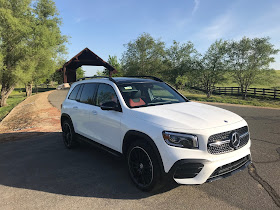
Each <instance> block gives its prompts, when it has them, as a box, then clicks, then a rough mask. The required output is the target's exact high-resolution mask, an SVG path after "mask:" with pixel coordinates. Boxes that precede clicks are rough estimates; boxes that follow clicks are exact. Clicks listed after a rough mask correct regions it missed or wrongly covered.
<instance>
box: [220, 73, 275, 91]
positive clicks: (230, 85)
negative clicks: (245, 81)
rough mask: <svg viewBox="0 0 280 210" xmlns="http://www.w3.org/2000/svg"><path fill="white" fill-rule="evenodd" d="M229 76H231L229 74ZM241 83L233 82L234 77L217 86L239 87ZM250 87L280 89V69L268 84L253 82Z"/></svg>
mask: <svg viewBox="0 0 280 210" xmlns="http://www.w3.org/2000/svg"><path fill="white" fill-rule="evenodd" d="M227 77H229V78H230V76H229V75H228V76H227ZM238 86H239V85H238V84H237V83H235V82H233V80H232V79H229V80H228V81H227V82H224V83H221V84H217V85H216V87H238ZM250 88H268V89H269V88H277V89H280V70H277V71H275V75H274V79H273V81H272V82H269V83H266V84H253V85H251V86H250Z"/></svg>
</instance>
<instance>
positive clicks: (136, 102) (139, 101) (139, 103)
mask: <svg viewBox="0 0 280 210" xmlns="http://www.w3.org/2000/svg"><path fill="white" fill-rule="evenodd" d="M129 104H130V106H131V107H135V106H142V105H145V104H146V103H145V102H144V101H143V100H142V99H141V98H136V99H129Z"/></svg>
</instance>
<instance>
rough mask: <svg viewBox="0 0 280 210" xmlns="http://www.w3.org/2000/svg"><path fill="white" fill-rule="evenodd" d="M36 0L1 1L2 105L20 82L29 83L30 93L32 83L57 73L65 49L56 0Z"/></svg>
mask: <svg viewBox="0 0 280 210" xmlns="http://www.w3.org/2000/svg"><path fill="white" fill-rule="evenodd" d="M32 2H33V1H31V0H22V1H18V0H0V51H1V53H0V54H2V56H3V67H2V68H1V72H0V74H1V76H0V78H1V84H2V88H1V103H0V106H5V105H6V100H7V98H8V96H9V95H10V93H11V92H12V91H13V89H14V87H15V85H16V83H17V82H19V81H20V82H22V83H24V84H25V85H26V87H27V88H26V89H27V91H26V92H27V95H30V94H31V93H32V84H33V83H35V84H36V83H39V82H42V81H43V80H45V79H46V78H47V77H48V76H49V75H50V74H51V73H52V72H54V68H55V60H56V59H57V57H58V55H59V53H63V52H64V51H65V46H64V43H65V41H66V37H64V36H62V35H61V32H60V28H59V26H60V24H61V21H60V19H59V18H58V17H57V15H58V13H57V11H56V8H55V5H54V2H53V1H51V0H38V1H36V3H35V4H34V5H33V4H32Z"/></svg>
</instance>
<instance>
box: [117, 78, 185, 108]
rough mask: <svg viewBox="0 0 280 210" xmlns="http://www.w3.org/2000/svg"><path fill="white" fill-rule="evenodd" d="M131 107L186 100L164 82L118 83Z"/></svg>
mask: <svg viewBox="0 0 280 210" xmlns="http://www.w3.org/2000/svg"><path fill="white" fill-rule="evenodd" d="M118 87H119V89H120V91H121V93H122V96H123V98H124V100H125V103H126V104H127V106H128V107H130V108H136V107H145V106H156V105H164V104H173V103H181V102H186V101H187V100H186V99H184V98H183V97H182V96H181V95H180V94H178V93H177V92H176V91H175V90H173V89H172V88H171V87H169V86H168V85H167V84H165V83H163V82H149V83H137V82H135V83H127V84H120V85H118Z"/></svg>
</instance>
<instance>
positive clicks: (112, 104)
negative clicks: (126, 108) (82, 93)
mask: <svg viewBox="0 0 280 210" xmlns="http://www.w3.org/2000/svg"><path fill="white" fill-rule="evenodd" d="M100 108H101V109H102V110H113V111H118V112H121V111H122V109H121V107H120V105H119V104H118V103H116V102H115V101H108V102H105V103H103V104H102V105H101V107H100Z"/></svg>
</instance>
